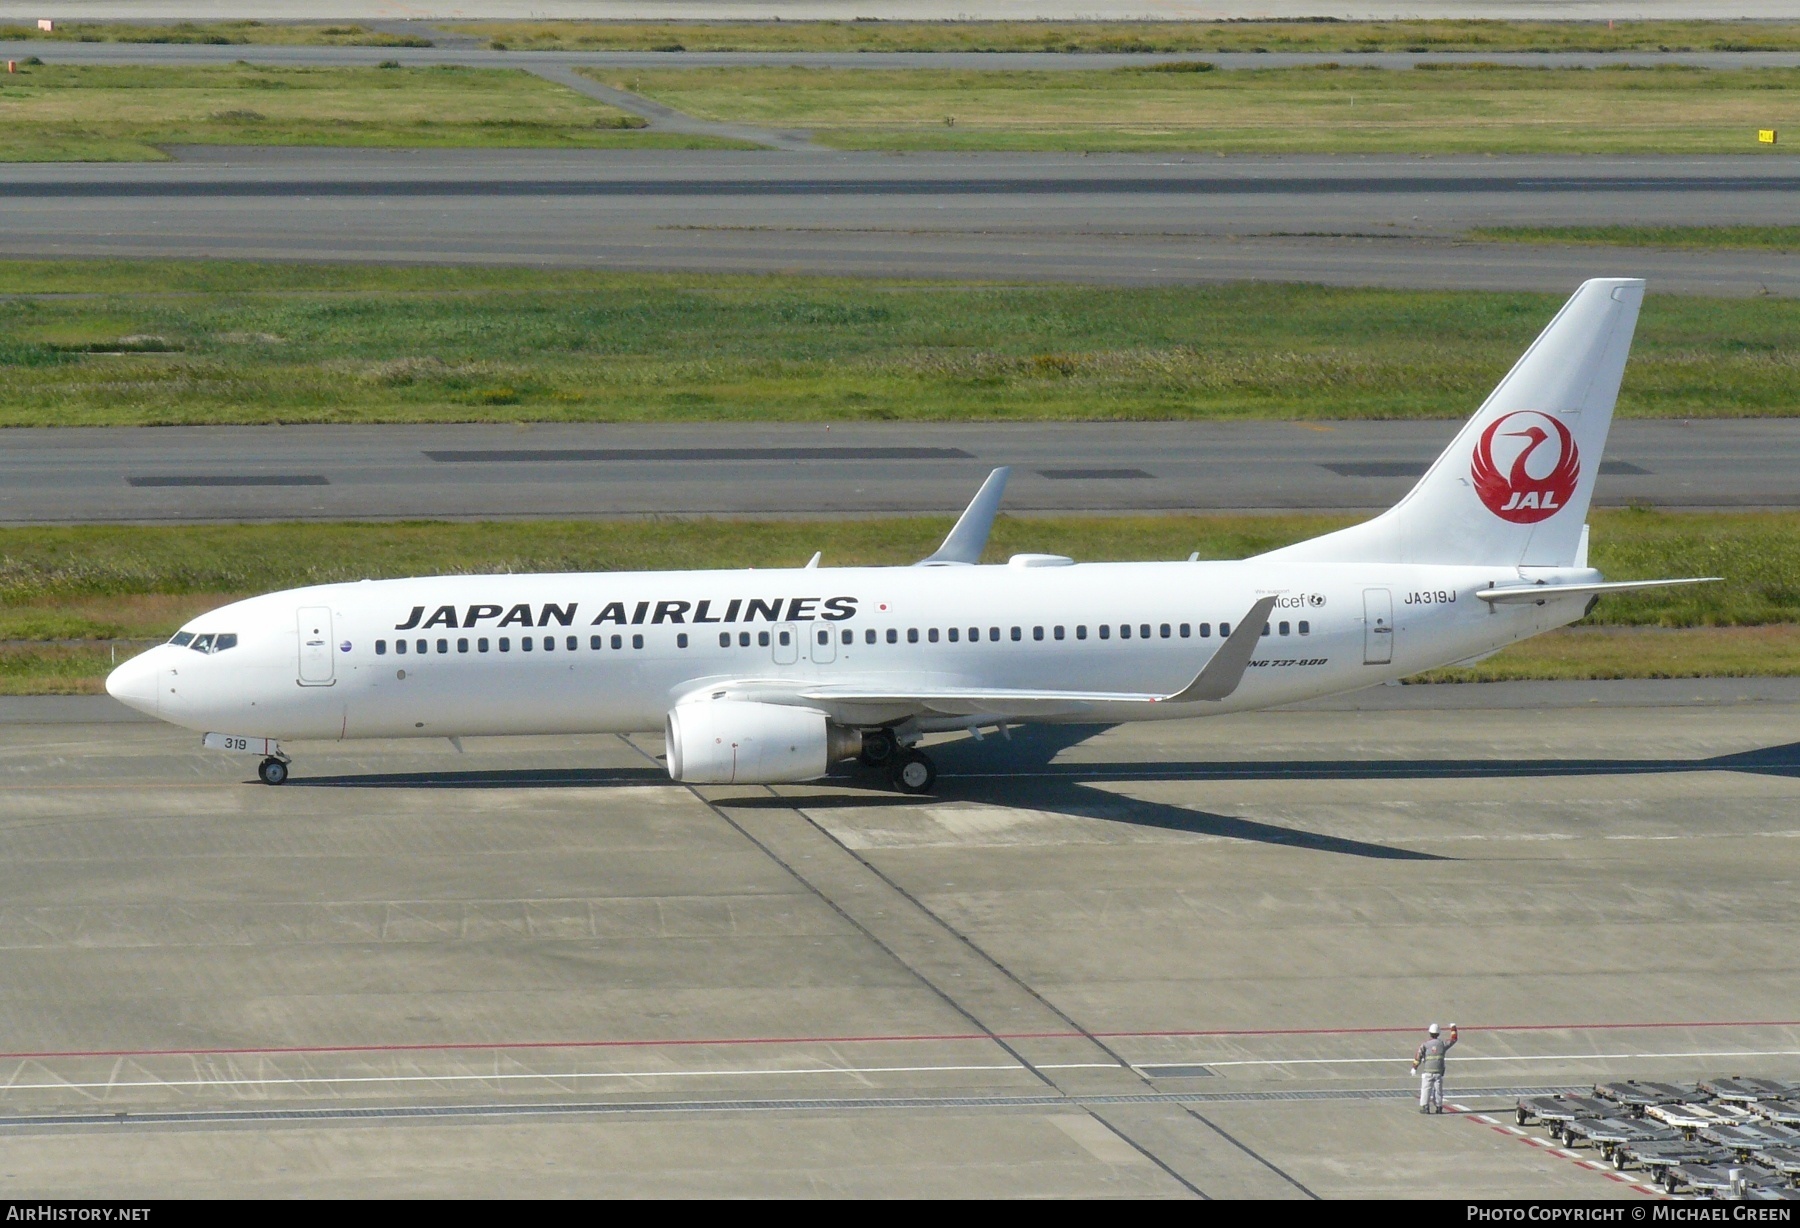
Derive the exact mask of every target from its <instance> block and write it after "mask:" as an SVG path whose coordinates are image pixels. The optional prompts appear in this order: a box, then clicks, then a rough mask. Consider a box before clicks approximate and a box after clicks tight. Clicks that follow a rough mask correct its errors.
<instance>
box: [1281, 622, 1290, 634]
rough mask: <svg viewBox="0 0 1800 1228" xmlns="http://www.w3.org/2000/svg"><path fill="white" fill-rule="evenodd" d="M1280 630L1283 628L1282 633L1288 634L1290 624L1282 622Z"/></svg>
mask: <svg viewBox="0 0 1800 1228" xmlns="http://www.w3.org/2000/svg"><path fill="white" fill-rule="evenodd" d="M1280 630H1281V634H1283V635H1286V634H1287V633H1288V625H1287V624H1286V623H1282V624H1281V628H1280Z"/></svg>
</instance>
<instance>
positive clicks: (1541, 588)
mask: <svg viewBox="0 0 1800 1228" xmlns="http://www.w3.org/2000/svg"><path fill="white" fill-rule="evenodd" d="M1722 578H1723V577H1720V576H1695V577H1692V578H1691V579H1685V580H1620V581H1618V582H1616V583H1611V584H1507V585H1503V586H1501V587H1499V588H1484V589H1480V590H1478V591H1477V592H1476V594H1475V595H1476V596H1477V597H1479V598H1480V599H1481V600H1483V601H1486V602H1488V603H1490V604H1492V605H1542V604H1544V602H1546V601H1548V600H1549V599H1550V598H1552V597H1604V596H1606V594H1608V593H1629V592H1631V591H1632V590H1634V589H1640V588H1668V587H1670V586H1671V585H1676V584H1717V583H1718V582H1719V581H1720V580H1721V579H1722Z"/></svg>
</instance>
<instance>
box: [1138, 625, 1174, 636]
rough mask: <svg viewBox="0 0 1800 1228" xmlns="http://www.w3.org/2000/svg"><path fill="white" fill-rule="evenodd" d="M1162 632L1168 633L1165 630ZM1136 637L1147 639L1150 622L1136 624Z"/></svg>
mask: <svg viewBox="0 0 1800 1228" xmlns="http://www.w3.org/2000/svg"><path fill="white" fill-rule="evenodd" d="M1163 634H1164V635H1167V634H1168V632H1167V631H1165V632H1163ZM1138 638H1139V639H1141V640H1147V639H1149V638H1150V624H1149V623H1141V624H1139V626H1138Z"/></svg>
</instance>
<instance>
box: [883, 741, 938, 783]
mask: <svg viewBox="0 0 1800 1228" xmlns="http://www.w3.org/2000/svg"><path fill="white" fill-rule="evenodd" d="M888 779H889V780H891V781H893V782H894V788H896V789H898V790H900V792H902V793H929V792H931V786H933V785H935V784H936V783H937V765H936V764H934V763H932V761H931V756H929V755H927V754H926V753H925V752H924V751H920V750H908V751H902V752H901V753H900V754H898V755H896V756H895V757H894V762H893V766H892V767H890V768H889V769H888Z"/></svg>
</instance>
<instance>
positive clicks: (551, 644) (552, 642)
mask: <svg viewBox="0 0 1800 1228" xmlns="http://www.w3.org/2000/svg"><path fill="white" fill-rule="evenodd" d="M544 651H545V652H555V651H556V637H555V636H554V635H546V636H545V637H544Z"/></svg>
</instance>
